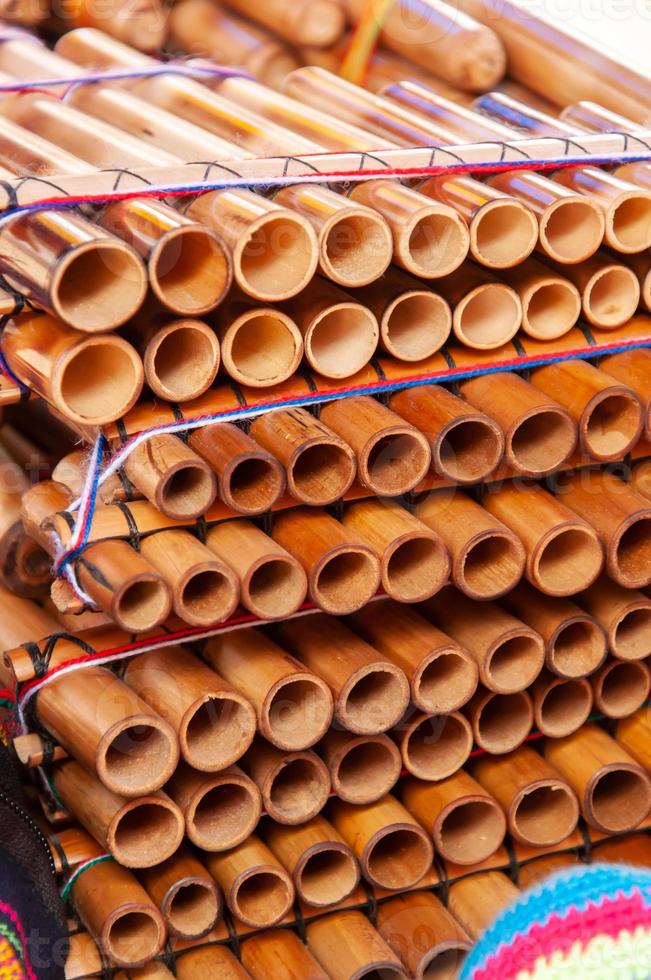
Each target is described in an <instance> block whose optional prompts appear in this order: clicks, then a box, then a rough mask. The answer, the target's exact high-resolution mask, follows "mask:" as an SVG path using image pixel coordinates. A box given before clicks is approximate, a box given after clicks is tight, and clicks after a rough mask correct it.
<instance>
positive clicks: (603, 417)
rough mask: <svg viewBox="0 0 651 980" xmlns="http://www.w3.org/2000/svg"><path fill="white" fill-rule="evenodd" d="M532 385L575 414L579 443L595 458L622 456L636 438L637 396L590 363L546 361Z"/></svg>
mask: <svg viewBox="0 0 651 980" xmlns="http://www.w3.org/2000/svg"><path fill="white" fill-rule="evenodd" d="M531 384H532V385H534V387H536V388H538V389H539V390H540V391H542V392H544V394H545V395H547V396H548V397H549V398H553V399H554V400H555V401H558V402H559V403H560V404H561V405H563V406H564V407H565V408H566V409H568V411H569V412H570V413H571V415H573V416H574V418H575V419H576V421H577V423H578V427H579V446H580V448H581V449H582V450H583V451H584V452H586V453H588V454H589V455H590V456H592V457H593V458H594V459H598V460H601V461H604V462H605V461H608V460H615V459H621V457H622V455H625V454H626V453H627V452H628V451H629V450H630V449H631V448H632V447H633V446H634V445H635V443H636V442H637V441H638V439H639V437H640V434H641V432H642V425H643V417H642V415H643V413H642V406H641V404H640V400H639V398H638V397H637V395H636V394H635V392H634V391H633V390H632V389H631V388H629V387H627V386H626V385H623V384H618V383H617V382H616V381H615V380H614V379H613V378H612V377H610V376H609V375H607V374H606V373H605V372H603V371H601V370H600V369H599V368H596V367H594V366H593V365H592V364H588V363H586V362H585V361H581V360H575V361H562V362H560V363H558V364H548V365H547V366H545V367H542V368H537V369H536V370H534V371H533V372H532V374H531Z"/></svg>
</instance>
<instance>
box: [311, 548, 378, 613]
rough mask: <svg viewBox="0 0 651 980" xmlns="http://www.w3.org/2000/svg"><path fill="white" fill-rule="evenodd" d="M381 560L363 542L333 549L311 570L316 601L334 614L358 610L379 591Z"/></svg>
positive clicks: (321, 607) (312, 589)
mask: <svg viewBox="0 0 651 980" xmlns="http://www.w3.org/2000/svg"><path fill="white" fill-rule="evenodd" d="M379 585H380V562H379V560H378V558H377V557H376V556H375V555H374V554H373V552H372V551H371V550H370V548H366V547H364V546H362V545H358V546H356V547H349V546H344V545H340V546H338V547H335V548H332V549H331V550H330V551H329V552H328V553H327V554H326V555H325V557H324V558H322V559H321V561H319V562H318V563H317V564H316V565H315V566H313V567H312V570H311V572H310V595H311V597H312V600H313V601H314V603H315V604H316V605H317V606H318V607H319V608H320V609H322V610H323V611H324V612H327V613H330V614H331V615H332V616H348V615H350V614H351V613H354V612H357V610H358V609H361V608H362V606H365V605H366V603H367V602H369V600H370V599H371V597H372V596H374V595H375V593H376V592H377V590H378V586H379Z"/></svg>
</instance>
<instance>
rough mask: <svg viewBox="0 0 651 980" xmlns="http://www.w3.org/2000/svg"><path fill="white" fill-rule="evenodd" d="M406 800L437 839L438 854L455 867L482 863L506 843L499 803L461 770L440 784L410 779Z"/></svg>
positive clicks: (406, 784) (405, 785) (404, 789)
mask: <svg viewBox="0 0 651 980" xmlns="http://www.w3.org/2000/svg"><path fill="white" fill-rule="evenodd" d="M402 799H403V802H404V804H405V806H406V807H407V808H408V810H409V812H410V813H411V814H412V815H413V816H414V817H415V818H416V819H417V820H419V821H420V822H421V823H422V824H423V826H425V827H426V828H427V830H428V832H429V833H430V834H431V835H432V837H433V838H434V845H435V847H436V850H437V852H438V853H439V854H440V855H441V856H442V857H443V858H444V859H445V860H446V861H453V862H454V863H455V864H460V865H471V864H478V863H479V862H480V861H484V860H485V859H486V858H488V857H490V855H491V854H493V853H494V852H495V851H496V850H497V848H498V847H499V846H500V844H501V843H502V840H503V839H504V834H505V833H506V819H505V817H504V814H503V813H502V810H501V809H500V807H499V806H498V803H497V801H496V800H495V799H494V798H493V797H492V796H491V795H490V794H489V793H487V792H486V790H484V789H483V787H481V786H480V785H479V783H477V782H476V781H475V780H474V779H472V777H471V776H469V775H468V773H467V772H465V771H464V770H463V769H460V770H459V771H458V772H457V773H455V774H454V776H450V777H448V779H444V780H441V782H437V783H423V782H421V781H420V780H418V779H415V778H414V777H413V776H408V777H407V778H406V779H405V780H404V781H403V784H402Z"/></svg>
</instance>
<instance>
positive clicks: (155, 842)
mask: <svg viewBox="0 0 651 980" xmlns="http://www.w3.org/2000/svg"><path fill="white" fill-rule="evenodd" d="M53 783H54V788H55V790H56V792H57V795H58V797H59V798H60V800H61V801H62V803H63V805H64V806H65V807H66V809H67V810H68V811H69V812H70V813H71V814H72V815H73V816H75V817H76V819H77V820H78V821H79V823H80V824H81V825H82V826H83V827H85V828H86V830H88V832H89V833H90V834H92V835H93V837H94V838H95V839H96V840H97V841H98V842H99V843H100V844H102V846H103V847H105V848H106V849H107V851H109V852H110V853H111V854H112V855H113V857H114V858H115V860H116V861H117V862H118V863H119V864H121V865H123V866H124V867H126V868H150V867H152V865H154V864H160V862H161V861H164V860H165V859H166V858H168V857H170V856H171V855H172V854H173V853H174V851H176V849H177V847H178V846H179V844H180V843H181V839H182V837H183V816H182V814H181V811H180V810H179V808H178V807H177V806H176V804H174V803H173V802H172V800H171V799H170V798H169V797H168V796H166V794H165V793H162V792H160V791H159V792H158V793H152V794H150V795H149V796H143V797H140V798H139V799H136V800H126V799H124V798H122V797H120V796H117V795H116V794H115V793H112V792H111V791H110V790H109V789H107V788H106V787H105V786H103V785H102V784H101V783H100V782H99V780H98V779H96V778H95V777H94V776H92V775H91V774H90V773H89V772H87V771H86V770H85V769H82V767H81V766H80V765H79V764H78V763H77V762H73V761H72V760H70V761H65V762H62V763H60V764H59V766H58V767H57V768H56V770H55V771H54V775H53Z"/></svg>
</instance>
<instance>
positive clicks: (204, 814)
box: [185, 773, 261, 851]
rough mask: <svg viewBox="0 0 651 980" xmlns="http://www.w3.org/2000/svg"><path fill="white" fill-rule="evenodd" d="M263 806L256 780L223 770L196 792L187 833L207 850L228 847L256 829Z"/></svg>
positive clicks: (187, 818) (187, 822) (235, 844)
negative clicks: (223, 771)
mask: <svg viewBox="0 0 651 980" xmlns="http://www.w3.org/2000/svg"><path fill="white" fill-rule="evenodd" d="M260 810H261V802H260V794H259V793H258V792H257V790H256V787H255V784H254V783H252V782H251V781H250V780H249V779H245V778H244V777H238V776H236V775H229V774H228V773H226V774H221V775H220V776H217V777H215V778H214V780H213V781H207V782H206V783H205V784H204V786H203V787H202V788H201V789H200V790H199V791H198V792H197V793H196V794H195V797H194V799H193V800H192V802H191V804H190V806H189V807H188V810H187V812H186V815H185V830H186V834H187V836H188V837H189V838H190V840H191V841H192V843H193V844H196V846H197V847H201V848H202V849H203V850H204V851H226V850H228V849H229V848H231V847H236V846H237V845H238V844H241V843H242V841H243V840H245V839H246V838H247V837H248V836H249V834H251V833H253V831H254V830H255V827H256V824H257V823H258V820H259V819H260Z"/></svg>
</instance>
